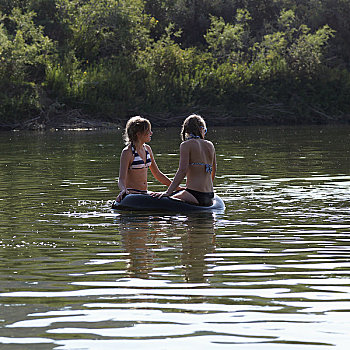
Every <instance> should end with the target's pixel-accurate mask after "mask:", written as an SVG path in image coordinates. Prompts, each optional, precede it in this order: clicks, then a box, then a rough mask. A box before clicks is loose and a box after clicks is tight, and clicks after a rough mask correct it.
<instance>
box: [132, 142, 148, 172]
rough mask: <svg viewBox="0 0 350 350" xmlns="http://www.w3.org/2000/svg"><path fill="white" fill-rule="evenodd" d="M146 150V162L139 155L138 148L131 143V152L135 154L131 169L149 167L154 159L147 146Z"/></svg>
mask: <svg viewBox="0 0 350 350" xmlns="http://www.w3.org/2000/svg"><path fill="white" fill-rule="evenodd" d="M145 151H146V163H145V162H144V161H143V159H142V158H141V157H140V156H139V154H138V153H137V152H136V149H135V148H134V146H133V145H131V152H132V154H133V155H134V160H133V161H132V163H131V165H130V169H143V168H149V167H150V166H151V164H152V159H151V156H150V154H149V152H148V151H147V149H146V148H145Z"/></svg>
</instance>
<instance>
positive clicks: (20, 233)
mask: <svg viewBox="0 0 350 350" xmlns="http://www.w3.org/2000/svg"><path fill="white" fill-rule="evenodd" d="M178 133H179V130H177V129H166V130H160V129H155V130H154V135H153V140H152V142H151V146H152V149H153V152H154V154H155V156H156V159H157V163H158V165H159V167H160V168H161V170H162V171H163V172H165V173H166V174H168V175H169V176H171V177H172V176H173V175H174V172H175V171H176V168H177V164H178V146H179V142H180V140H179V137H178ZM208 138H209V139H210V140H212V141H213V142H214V143H215V147H216V150H217V158H218V174H217V178H216V182H215V190H216V192H217V193H218V194H219V195H220V196H221V197H222V198H223V200H224V201H225V204H226V211H225V212H224V213H214V214H208V213H207V214H198V213H197V214H188V215H186V214H176V213H147V212H142V213H140V212H139V213H137V212H122V213H117V212H113V211H111V209H110V206H111V201H112V199H113V198H114V197H115V195H116V193H117V186H116V179H117V174H118V167H119V155H120V151H121V148H122V141H121V131H118V130H115V131H103V132H101V131H98V132H97V131H90V132H88V131H81V132H75V131H69V132H68V131H67V132H62V131H61V132H47V133H25V132H17V133H16V132H14V133H1V134H0V169H1V171H0V348H1V349H33V350H34V349H35V350H37V349H39V350H40V349H93V350H95V349H103V350H109V349H139V348H140V347H141V348H142V349H143V350H147V349H152V350H155V349H167V350H168V349H174V350H178V349H191V350H193V349H244V350H245V349H254V350H256V349H258V350H260V349H269V350H270V349H278V350H280V349H281V350H287V349H293V350H294V349H300V350H314V349H317V350H318V349H330V348H332V349H333V348H337V349H345V348H347V347H348V344H349V342H350V276H349V275H350V235H349V234H350V153H349V145H350V126H346V125H341V126H303V127H237V128H216V129H212V130H209V132H208ZM149 184H150V185H149V186H150V189H151V190H157V191H158V190H162V189H163V187H162V185H159V184H157V183H156V181H155V180H154V179H152V178H151V177H150V178H149Z"/></svg>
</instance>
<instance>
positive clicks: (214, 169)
mask: <svg viewBox="0 0 350 350" xmlns="http://www.w3.org/2000/svg"><path fill="white" fill-rule="evenodd" d="M216 169H217V165H216V153H215V149H214V159H213V171H212V173H211V179H212V181H214V179H215V175H216Z"/></svg>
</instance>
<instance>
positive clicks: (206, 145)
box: [152, 114, 216, 206]
mask: <svg viewBox="0 0 350 350" xmlns="http://www.w3.org/2000/svg"><path fill="white" fill-rule="evenodd" d="M206 132H207V129H206V124H205V121H204V119H203V118H202V117H201V116H199V115H195V114H193V115H190V116H189V117H187V118H186V119H185V121H184V123H183V125H182V130H181V137H182V141H183V142H182V143H181V145H180V163H179V168H178V170H177V172H176V174H175V177H174V180H173V181H172V183H171V184H170V186H169V187H168V190H167V191H166V192H163V193H153V194H152V195H153V196H154V197H159V198H161V197H168V196H172V198H178V199H181V200H183V201H185V202H188V203H193V204H198V205H202V206H210V205H212V204H213V198H214V190H213V180H214V178H215V173H216V154H215V148H214V145H213V144H212V143H211V142H210V141H207V140H205V139H204V138H205V134H206ZM185 176H186V188H185V190H184V191H181V192H179V193H176V194H175V195H172V193H173V192H174V191H175V189H177V187H178V186H179V185H180V183H181V181H182V180H183V179H184V178H185Z"/></svg>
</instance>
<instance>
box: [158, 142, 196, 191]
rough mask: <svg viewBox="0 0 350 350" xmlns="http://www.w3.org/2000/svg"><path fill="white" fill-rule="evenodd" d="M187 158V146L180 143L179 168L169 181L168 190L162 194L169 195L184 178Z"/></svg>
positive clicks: (188, 156) (188, 157) (188, 155)
mask: <svg viewBox="0 0 350 350" xmlns="http://www.w3.org/2000/svg"><path fill="white" fill-rule="evenodd" d="M189 159H190V154H189V149H188V146H187V145H184V144H183V143H182V144H181V145H180V161H179V168H178V169H177V172H176V174H175V177H174V179H173V181H172V182H171V184H170V186H169V187H168V190H167V191H166V192H165V193H164V196H169V195H171V194H172V193H173V192H174V191H175V190H176V189H177V188H178V187H179V185H180V184H181V181H182V180H183V179H184V178H185V176H186V174H187V170H188V165H189Z"/></svg>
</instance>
